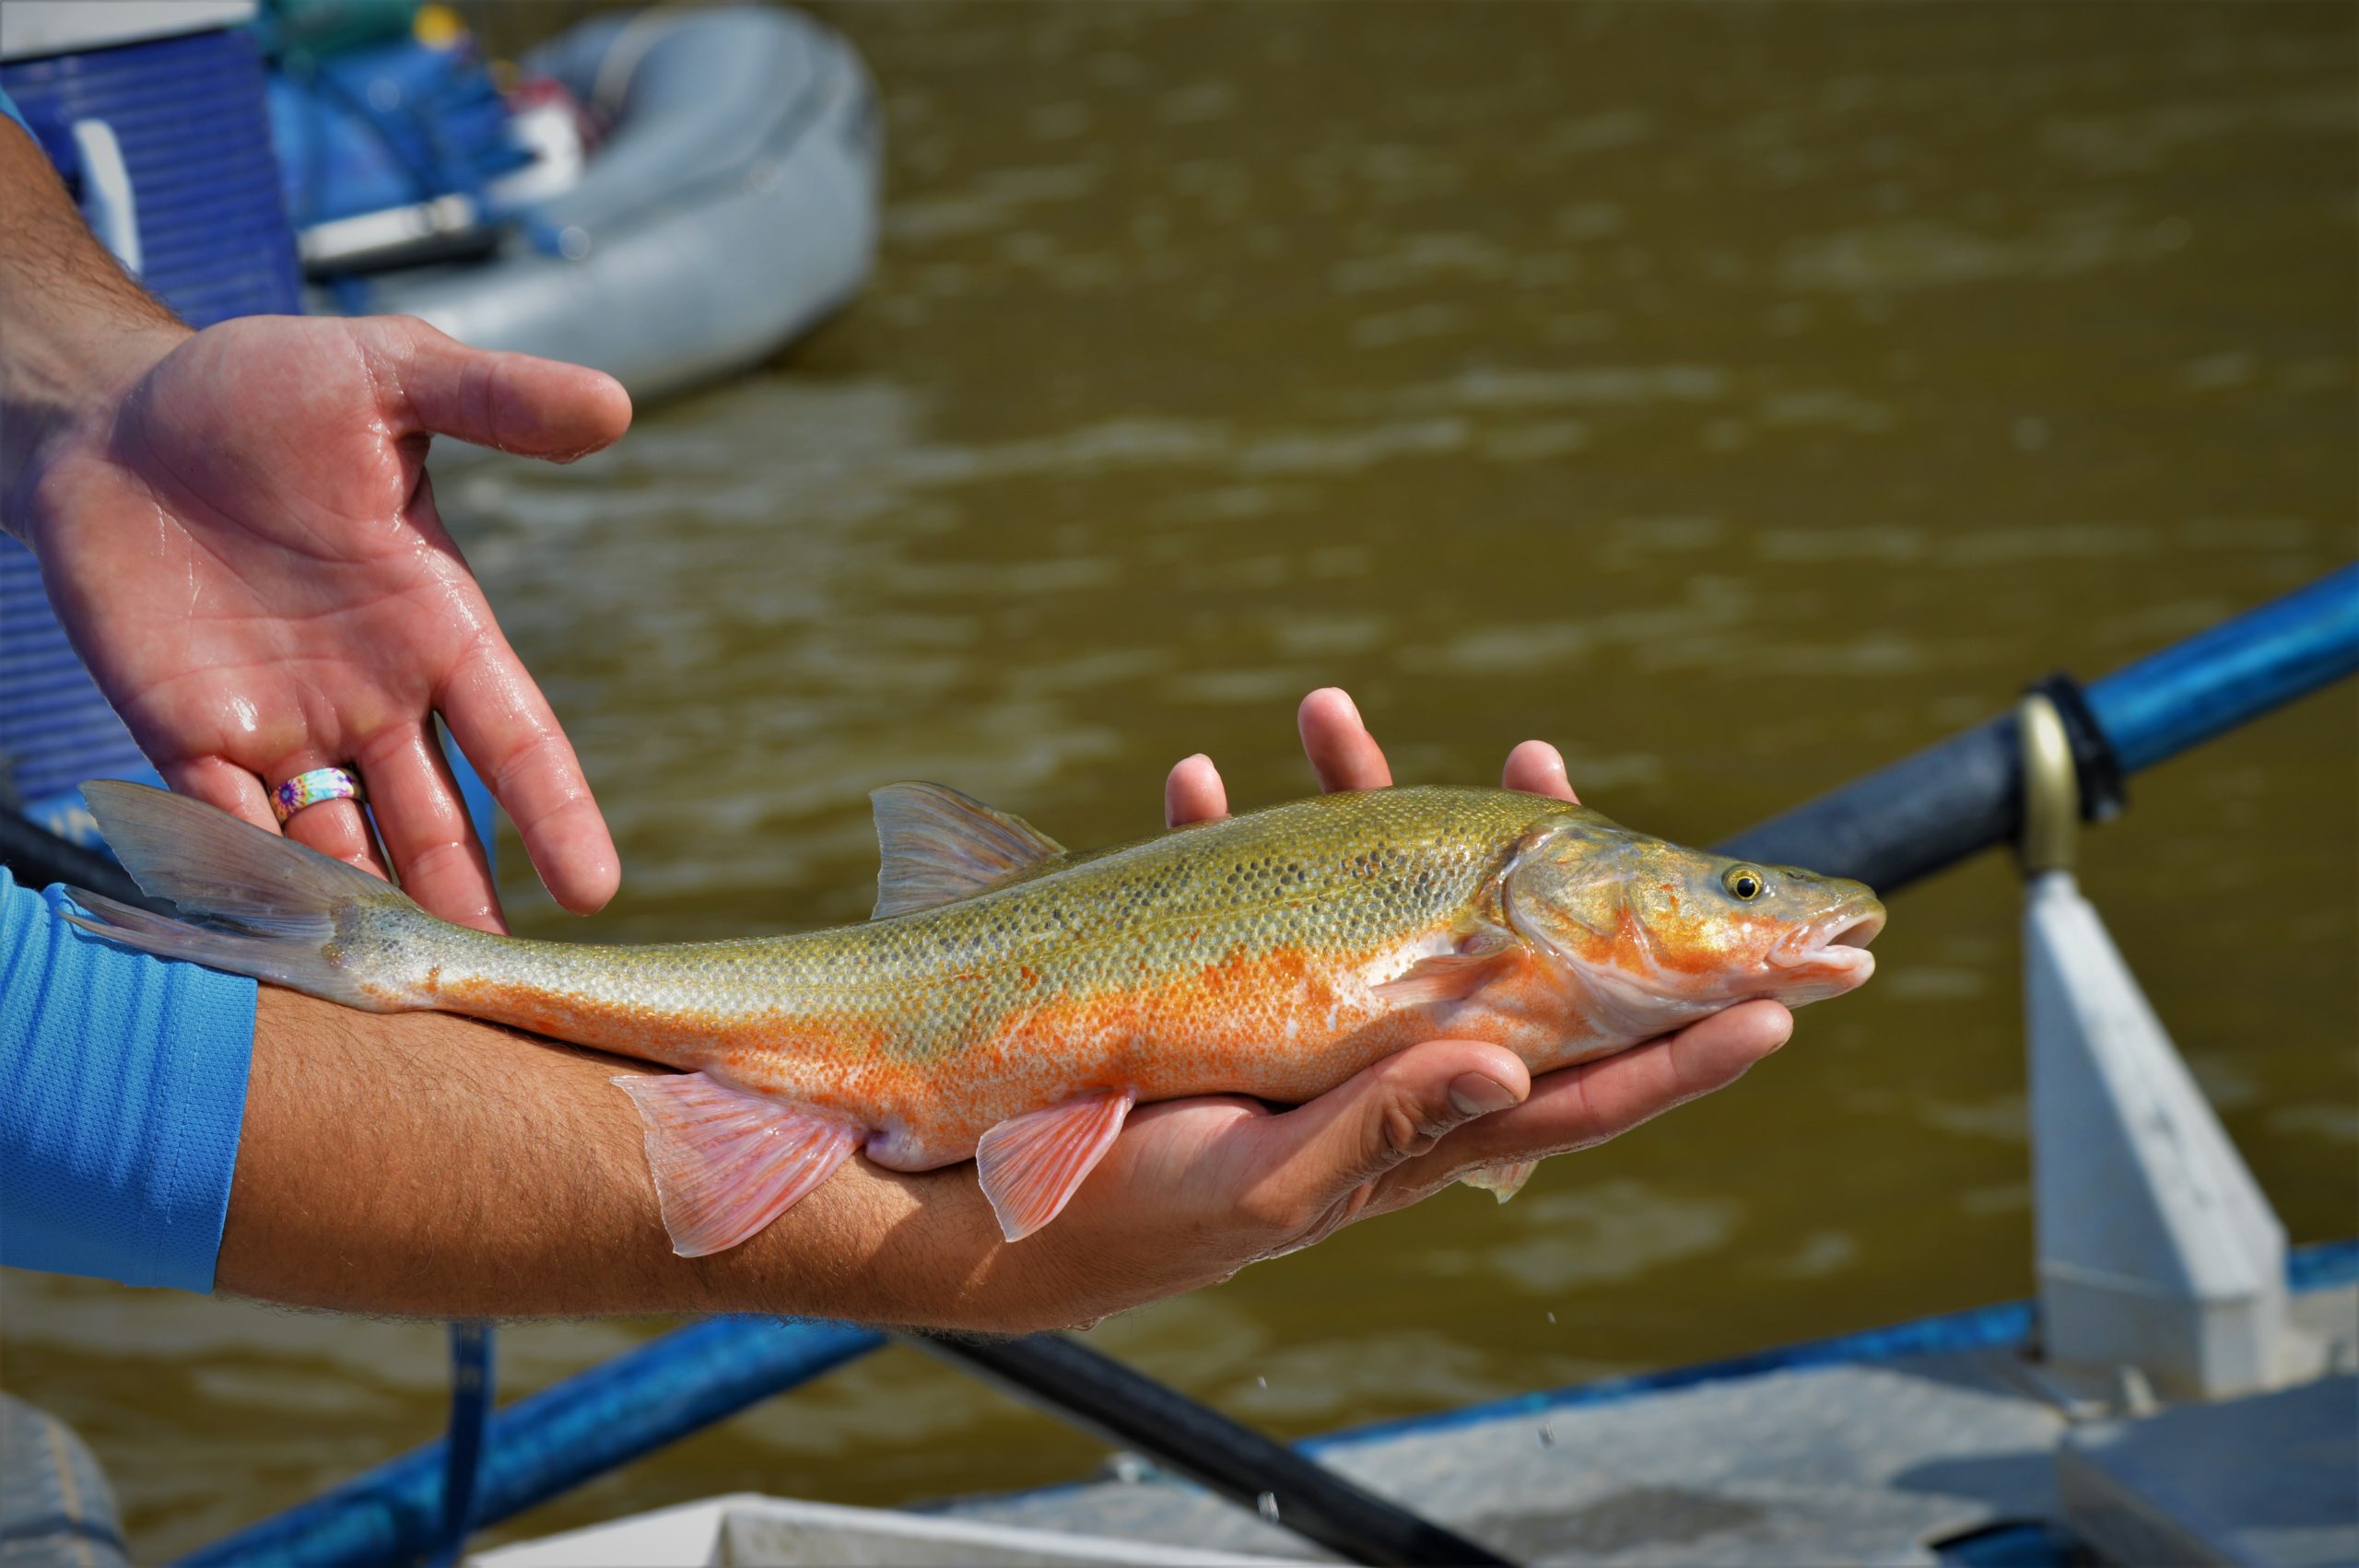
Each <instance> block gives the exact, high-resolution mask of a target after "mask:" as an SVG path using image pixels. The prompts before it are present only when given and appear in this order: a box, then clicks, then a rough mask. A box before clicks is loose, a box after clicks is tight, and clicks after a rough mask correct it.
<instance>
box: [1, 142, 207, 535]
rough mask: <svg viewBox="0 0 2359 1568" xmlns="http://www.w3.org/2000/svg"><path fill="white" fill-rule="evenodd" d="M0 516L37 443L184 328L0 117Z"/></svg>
mask: <svg viewBox="0 0 2359 1568" xmlns="http://www.w3.org/2000/svg"><path fill="white" fill-rule="evenodd" d="M0 213H6V215H7V219H6V222H5V223H0V526H6V528H7V529H8V531H9V532H15V533H18V534H20V535H21V533H22V532H23V529H24V524H23V522H22V521H20V519H21V516H22V512H23V509H22V508H21V507H18V506H17V505H15V504H13V503H12V502H10V501H9V499H8V497H9V496H10V492H11V491H12V490H13V489H14V488H15V486H16V485H17V482H18V479H19V477H20V476H21V475H22V474H24V473H25V471H26V469H27V468H28V466H29V461H30V457H31V454H32V452H33V451H34V450H35V449H36V448H37V447H38V446H39V445H40V443H41V441H42V440H43V439H46V438H47V437H48V436H49V435H50V434H51V433H52V432H53V431H54V430H55V429H57V428H58V427H61V426H63V425H65V424H69V423H71V422H72V421H73V420H74V419H75V418H76V417H78V416H79V415H82V414H83V413H85V412H87V411H88V410H90V409H92V408H94V407H97V406H99V405H100V404H103V402H104V401H105V400H106V398H107V397H108V395H109V394H110V393H111V392H114V391H116V390H117V389H119V388H120V387H121V386H122V385H123V384H124V382H125V381H126V380H129V379H130V378H131V377H133V376H135V375H136V374H137V373H138V371H139V370H141V369H145V368H146V367H147V365H149V364H152V363H154V361H155V360H156V358H157V357H158V356H160V355H161V354H162V353H163V352H164V351H165V350H166V349H167V348H169V347H170V345H172V344H173V343H176V342H178V341H179V340H180V339H181V338H182V337H185V336H186V335H188V329H187V328H186V327H185V326H183V325H182V324H181V322H179V321H178V320H177V319H175V318H174V317H173V315H172V313H171V312H170V310H166V309H165V308H164V307H163V305H161V304H160V303H158V301H157V300H156V298H154V297H153V296H151V295H150V294H148V293H147V290H146V289H144V288H142V287H139V285H138V284H137V283H135V282H134V281H133V280H132V279H131V278H130V277H128V276H126V275H124V273H123V268H122V267H121V266H119V265H118V264H116V262H115V259H114V257H113V256H111V255H110V254H109V253H108V252H107V250H106V248H105V247H104V246H102V245H100V243H99V242H98V240H97V239H96V238H95V237H94V236H93V235H92V234H91V233H90V230H89V227H88V225H87V224H85V223H84V222H83V221H82V215H81V214H80V213H79V212H77V211H76V210H75V207H74V204H73V202H72V200H71V199H70V198H69V197H68V196H67V194H66V192H65V185H64V184H63V183H62V182H60V181H59V180H58V178H57V173H56V171H55V170H53V169H52V168H50V166H49V160H48V159H47V158H44V157H43V156H42V155H41V148H40V146H38V145H37V144H35V142H34V141H33V139H32V138H31V137H30V136H29V135H26V134H25V133H24V132H23V131H22V130H21V129H20V128H18V126H17V125H16V124H15V123H12V122H8V121H5V120H0Z"/></svg>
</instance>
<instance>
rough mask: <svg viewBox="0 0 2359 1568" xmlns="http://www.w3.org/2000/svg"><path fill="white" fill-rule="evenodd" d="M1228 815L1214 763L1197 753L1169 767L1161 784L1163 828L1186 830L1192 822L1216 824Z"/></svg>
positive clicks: (1221, 785)
mask: <svg viewBox="0 0 2359 1568" xmlns="http://www.w3.org/2000/svg"><path fill="white" fill-rule="evenodd" d="M1227 814H1228V787H1227V786H1226V785H1225V784H1223V783H1222V782H1221V781H1220V769H1219V768H1217V767H1215V766H1213V759H1212V758H1210V757H1208V756H1206V755H1204V754H1203V753H1202V752H1198V753H1197V754H1196V755H1193V756H1183V757H1181V758H1180V760H1179V761H1178V762H1175V763H1173V764H1172V765H1171V774H1170V777H1168V778H1166V779H1164V781H1163V825H1164V826H1166V827H1185V826H1187V825H1189V824H1190V823H1191V822H1215V821H1217V820H1219V819H1220V818H1222V817H1225V816H1226V815H1227Z"/></svg>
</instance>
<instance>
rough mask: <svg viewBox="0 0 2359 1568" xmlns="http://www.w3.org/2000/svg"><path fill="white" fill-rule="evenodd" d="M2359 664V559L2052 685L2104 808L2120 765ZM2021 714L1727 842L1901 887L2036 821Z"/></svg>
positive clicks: (1756, 855) (2158, 753) (2154, 757)
mask: <svg viewBox="0 0 2359 1568" xmlns="http://www.w3.org/2000/svg"><path fill="white" fill-rule="evenodd" d="M2354 670H2359V566H2355V567H2346V568H2343V569H2341V571H2337V572H2334V573H2331V574H2330V575H2329V576H2327V577H2324V578H2322V579H2319V580H2318V581H2317V582H2314V583H2311V584H2310V585H2309V586H2307V587H2306V588H2301V589H2297V590H2295V591H2294V592H2292V593H2289V594H2286V595H2285V596H2284V597H2283V598H2282V599H2275V600H2271V602H2270V603H2266V604H2263V605H2261V606H2259V608H2258V609H2254V610H2250V611H2248V612H2246V613H2245V614H2241V615H2238V616H2236V618H2235V619H2233V620H2230V621H2224V622H2223V623H2221V624H2220V625H2219V626H2213V627H2212V628H2211V629H2210V630H2208V631H2203V632H2199V633H2198V634H2196V635H2195V636H2193V637H2191V638H2187V639H2186V640H2185V641H2183V642H2178V643H2174V644H2172V645H2171V646H2170V647H2168V648H2165V649H2161V650H2160V651H2159V652H2155V653H2151V654H2149V655H2147V656H2146V657H2145V658H2143V659H2141V660H2139V661H2137V662H2136V663H2134V664H2130V665H2127V666H2125V667H2124V668H2122V669H2119V670H2117V671H2115V672H2114V673H2112V674H2110V675H2107V676H2106V677H2105V678H2104V679H2103V680H2100V681H2098V682H2096V683H2095V684H2094V685H2090V686H2089V687H2088V688H2087V689H2086V691H2085V692H2083V691H2080V690H2079V689H2078V688H2076V687H2074V686H2072V685H2071V682H2070V681H2069V680H2063V681H2057V680H2053V679H2052V680H2051V681H2050V682H2048V683H2046V684H2044V686H2043V689H2046V690H2048V692H2049V694H2050V695H2051V696H2055V697H2057V698H2059V699H2060V700H2059V707H2060V708H2063V709H2064V710H2065V718H2066V720H2067V721H2068V724H2069V725H2070V726H2071V728H2072V729H2073V730H2074V737H2073V738H2074V742H2075V746H2074V751H2075V755H2076V757H2077V758H2078V759H2079V761H2080V763H2081V766H2082V778H2081V786H2082V788H2081V798H2082V801H2083V806H2084V810H2085V811H2086V813H2087V814H2089V815H2090V816H2091V817H2092V818H2097V819H2101V818H2102V817H2103V816H2105V815H2107V814H2108V813H2109V812H2110V810H2111V809H2112V808H2113V807H2114V806H2115V805H2117V804H2118V801H2119V791H2118V778H2120V776H2122V775H2126V774H2129V773H2131V772H2135V771H2136V770H2138V769H2140V768H2142V767H2150V766H2153V765H2154V764H2155V763H2158V762H2161V761H2162V760H2164V759H2165V758H2166V757H2170V756H2175V755H2177V754H2178V753H2180V752H2182V751H2185V750H2186V749H2187V748H2188V747H2189V746H2192V745H2194V744H2196V743H2198V742H2201V741H2205V740H2209V739H2210V738H2211V737H2212V736H2213V735H2216V734H2218V733H2220V732H2221V731H2224V730H2228V729H2231V728H2234V727H2235V726H2236V725H2238V724H2242V723H2244V722H2246V721H2247V720H2252V719H2257V718H2259V716H2260V715H2262V714H2264V713H2266V712H2268V711H2269V710H2270V709H2271V708H2277V707H2280V706H2282V705H2283V704H2284V703H2288V702H2291V701H2293V700H2294V698H2295V697H2298V696H2306V695H2307V694H2308V693H2310V692H2313V691H2316V690H2318V688H2319V687H2321V686H2323V685H2328V684H2329V683H2330V682H2332V681H2335V680H2338V679H2341V677H2342V676H2345V675H2348V674H2350V673H2353V671H2354ZM2022 777H2023V766H2022V760H2021V758H2020V757H2019V755H2017V752H2016V745H2015V724H2014V719H2013V715H2012V714H2002V715H2001V716H1999V717H1997V718H1994V719H1990V720H1985V721H1984V722H1982V723H1980V724H1978V725H1976V726H1975V727H1974V728H1972V729H1970V730H1966V731H1962V732H1961V733H1959V734H1956V735H1953V736H1951V737H1950V738H1949V739H1948V740H1946V741H1942V742H1940V743H1937V744H1934V745H1931V746H1929V747H1927V748H1926V749H1925V750H1923V751H1920V752H1919V753H1917V754H1916V755H1912V756H1906V757H1903V758H1901V759H1900V760H1899V761H1898V762H1895V763H1892V764H1890V765H1888V766H1884V767H1882V768H1879V769H1877V770H1876V771H1875V772H1873V773H1871V774H1868V775H1867V776H1866V777H1864V778H1859V779H1855V780H1853V781H1852V782H1851V783H1849V784H1846V785H1844V786H1843V787H1842V788H1841V789H1839V790H1832V791H1830V792H1828V793H1826V794H1824V795H1821V796H1819V797H1818V798H1817V799H1816V800H1813V801H1807V802H1803V803H1802V805H1799V806H1796V807H1795V808H1794V809H1793V810H1791V811H1789V812H1785V813H1781V814H1779V815H1778V816H1774V817H1771V818H1770V819H1769V820H1768V821H1766V822H1765V823H1761V824H1759V825H1755V826H1754V827H1750V828H1747V829H1746V830H1745V831H1744V832H1743V833H1740V834H1738V835H1737V836H1736V837H1733V838H1731V839H1729V840H1727V841H1726V842H1725V843H1723V844H1721V845H1720V846H1719V848H1720V849H1721V851H1722V852H1723V853H1726V854H1731V855H1736V856H1740V857H1742V858H1743V859H1745V860H1765V861H1768V862H1770V863H1772V864H1776V865H1793V866H1807V867H1809V868H1810V869H1811V870H1813V871H1814V872H1825V873H1826V874H1827V875H1830V876H1848V877H1856V878H1858V879H1859V880H1860V881H1861V882H1864V883H1867V884H1868V885H1869V886H1871V887H1873V888H1874V889H1876V891H1878V892H1879V893H1884V894H1890V893H1893V892H1895V891H1897V890H1898V889H1900V888H1902V887H1905V886H1907V884H1908V883H1912V882H1915V881H1917V880H1919V878H1921V877H1926V876H1930V875H1931V874H1932V873H1933V872H1937V871H1940V870H1942V868H1944V867H1946V866H1950V865H1954V864H1955V863H1956V862H1957V861H1959V860H1964V859H1966V857H1967V856H1969V855H1972V854H1976V853H1978V852H1979V851H1980V850H1983V849H1987V848H1990V847H1991V846H1992V845H1994V844H2006V843H2012V842H2013V840H2014V838H2015V836H2016V834H2017V833H2018V832H2019V831H2020V829H2021V826H2022V823H2023V789H2022Z"/></svg>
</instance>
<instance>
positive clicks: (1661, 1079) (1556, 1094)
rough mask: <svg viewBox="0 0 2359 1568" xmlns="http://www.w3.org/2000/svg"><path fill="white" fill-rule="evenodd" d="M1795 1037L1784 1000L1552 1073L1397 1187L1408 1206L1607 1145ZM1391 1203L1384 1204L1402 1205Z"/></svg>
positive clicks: (1402, 1174)
mask: <svg viewBox="0 0 2359 1568" xmlns="http://www.w3.org/2000/svg"><path fill="white" fill-rule="evenodd" d="M1793 1029H1794V1015H1793V1014H1792V1013H1790V1012H1787V1011H1786V1009H1785V1008H1783V1007H1781V1006H1779V1005H1778V1003H1777V1002H1774V1001H1748V1002H1744V1003H1742V1004H1740V1005H1738V1006H1736V1007H1731V1008H1730V1009H1728V1010H1727V1011H1726V1012H1716V1013H1714V1014H1713V1015H1712V1016H1711V1017H1709V1018H1706V1019H1703V1020H1700V1021H1699V1022H1697V1023H1695V1024H1689V1025H1688V1026H1687V1027H1686V1028H1684V1029H1683V1030H1681V1031H1680V1032H1679V1033H1678V1034H1676V1035H1670V1036H1664V1037H1663V1038H1661V1039H1660V1040H1650V1041H1649V1042H1648V1043H1647V1044H1645V1045H1642V1046H1634V1047H1631V1048H1630V1049H1628V1050H1626V1051H1622V1052H1620V1053H1618V1054H1616V1055H1614V1056H1610V1057H1605V1058H1602V1059H1599V1060H1597V1061H1592V1062H1584V1063H1583V1064H1581V1065H1580V1066H1579V1067H1569V1068H1566V1069H1565V1070H1563V1071H1559V1072H1550V1073H1545V1074H1543V1075H1542V1076H1541V1077H1540V1078H1538V1079H1537V1080H1535V1081H1534V1082H1533V1083H1532V1094H1531V1096H1530V1098H1528V1099H1526V1100H1525V1101H1524V1102H1523V1103H1522V1104H1521V1105H1520V1106H1517V1107H1516V1108H1515V1109H1513V1110H1511V1111H1508V1112H1507V1113H1505V1114H1503V1115H1500V1116H1496V1117H1487V1118H1485V1120H1483V1121H1482V1122H1479V1123H1477V1124H1476V1125H1475V1126H1473V1127H1470V1128H1467V1129H1464V1130H1463V1131H1461V1132H1459V1133H1457V1134H1455V1135H1454V1136H1452V1137H1450V1138H1449V1139H1448V1140H1446V1141H1444V1142H1443V1143H1441V1144H1440V1145H1438V1146H1437V1147H1436V1148H1435V1149H1434V1150H1433V1151H1432V1152H1431V1153H1428V1154H1425V1155H1423V1156H1421V1157H1420V1158H1419V1159H1418V1161H1416V1162H1415V1164H1413V1165H1409V1166H1405V1167H1404V1168H1402V1170H1400V1171H1399V1172H1397V1173H1396V1174H1395V1176H1393V1178H1392V1180H1391V1182H1389V1183H1388V1184H1387V1185H1388V1187H1390V1188H1399V1189H1401V1197H1402V1200H1404V1201H1405V1200H1414V1199H1415V1198H1417V1197H1422V1196H1424V1195H1425V1194H1426V1192H1430V1191H1432V1190H1434V1189H1435V1188H1438V1187H1441V1186H1443V1185H1445V1184H1446V1183H1448V1182H1449V1181H1452V1180H1454V1179H1456V1177H1457V1176H1458V1175H1459V1174H1460V1173H1461V1172H1463V1171H1468V1170H1472V1169H1473V1168H1474V1167H1476V1166H1478V1165H1490V1164H1500V1163H1502V1162H1504V1161H1510V1160H1532V1159H1540V1158H1543V1157H1544V1156H1546V1155H1549V1154H1561V1153H1565V1152H1566V1151H1567V1150H1570V1149H1582V1148H1587V1147H1589V1146H1590V1145H1592V1144H1597V1143H1602V1142H1604V1141H1606V1140H1607V1139H1609V1138H1613V1137H1616V1136H1618V1135H1619V1134H1621V1133H1625V1132H1627V1131H1628V1130H1630V1129H1632V1128H1634V1127H1636V1126H1637V1125H1638V1124H1639V1123H1640V1122H1643V1121H1646V1120H1648V1119H1649V1118H1651V1117H1658V1116H1661V1114H1662V1113H1663V1112H1665V1111H1667V1110H1670V1109H1671V1108H1672V1106H1677V1105H1681V1104H1684V1102H1686V1101H1689V1100H1692V1099H1695V1098H1696V1096H1697V1095H1699V1094H1710V1093H1711V1092H1712V1091H1713V1090H1715V1089H1719V1088H1724V1087H1726V1086H1727V1085H1729V1084H1731V1083H1733V1082H1736V1081H1737V1080H1738V1079H1740V1078H1742V1077H1743V1076H1744V1074H1745V1072H1746V1071H1747V1070H1749V1069H1750V1068H1752V1067H1753V1066H1754V1064H1755V1063H1756V1062H1758V1061H1760V1060H1761V1059H1763V1058H1765V1057H1767V1056H1768V1055H1770V1053H1772V1052H1774V1051H1775V1050H1777V1049H1778V1047H1780V1046H1782V1045H1784V1044H1785V1043H1786V1041H1787V1039H1788V1038H1790V1036H1792V1034H1793ZM1391 1196H1392V1195H1391V1194H1388V1199H1387V1201H1386V1203H1385V1205H1384V1206H1386V1207H1394V1206H1397V1204H1395V1203H1393V1202H1392V1201H1391Z"/></svg>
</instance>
